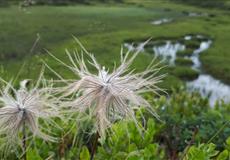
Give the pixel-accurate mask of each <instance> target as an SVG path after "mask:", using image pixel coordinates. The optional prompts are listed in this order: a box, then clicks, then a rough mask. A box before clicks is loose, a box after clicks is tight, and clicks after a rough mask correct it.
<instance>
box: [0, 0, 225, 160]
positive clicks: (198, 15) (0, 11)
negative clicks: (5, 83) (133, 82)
mask: <svg viewBox="0 0 230 160" xmlns="http://www.w3.org/2000/svg"><path fill="white" fill-rule="evenodd" d="M73 37H77V38H78V39H79V40H80V41H81V43H82V44H83V45H84V47H85V48H86V49H87V50H88V51H89V52H91V53H93V54H94V55H95V57H96V58H97V59H98V61H99V62H100V63H101V64H102V65H105V66H106V67H107V68H110V69H112V68H113V65H114V62H117V63H119V58H120V49H121V47H123V48H124V50H125V51H128V50H131V51H135V50H137V49H141V53H140V54H139V56H138V57H137V59H136V60H135V63H134V64H133V66H132V67H133V68H135V70H136V71H141V70H143V69H144V68H145V67H146V66H147V65H148V64H149V63H150V62H151V60H152V59H153V58H156V60H155V62H156V63H158V62H161V63H160V65H159V66H158V67H163V68H162V69H161V71H160V72H159V74H164V73H167V76H166V77H165V78H164V80H163V82H162V83H160V84H159V86H160V87H161V88H163V89H165V90H166V92H167V93H168V95H165V96H166V97H167V98H165V97H163V96H162V97H160V98H159V99H158V100H157V102H154V101H153V102H152V104H153V106H154V107H156V108H157V110H158V113H159V114H160V115H161V117H162V119H163V120H165V121H166V122H168V123H166V124H165V125H159V126H157V127H156V128H157V129H156V136H155V137H157V139H154V142H156V141H157V143H159V144H160V145H162V144H164V145H165V146H166V147H165V148H166V150H165V155H166V157H168V159H177V158H178V155H179V153H180V152H182V151H183V150H184V149H185V148H186V146H188V145H189V146H190V145H191V144H193V143H196V144H199V143H202V142H208V141H209V140H210V138H211V137H212V136H213V135H214V134H215V133H218V135H217V136H216V137H214V138H213V139H211V140H214V142H215V144H216V145H217V146H218V149H221V150H223V149H224V146H226V145H225V140H226V139H227V137H228V136H229V134H230V127H229V125H228V127H226V124H225V122H226V120H230V117H229V111H230V105H229V103H230V0H25V1H23V0H0V77H2V78H4V79H6V80H11V79H16V81H17V82H19V81H21V80H23V79H36V78H37V77H38V76H39V73H40V71H41V68H42V66H43V61H45V62H46V63H47V64H49V66H50V67H51V68H53V69H54V70H55V71H57V72H58V73H59V74H60V75H61V76H63V77H64V78H66V79H71V78H77V77H75V75H73V74H72V72H71V71H69V70H68V69H67V68H66V67H63V65H62V64H60V63H59V62H57V61H56V60H55V59H53V58H52V57H51V56H50V55H49V54H47V50H48V51H49V52H50V53H52V54H53V55H55V56H56V57H57V58H59V59H61V60H62V61H64V62H66V63H67V64H69V63H70V61H69V60H68V57H67V55H66V52H65V50H66V49H68V50H69V51H70V52H73V51H74V50H75V49H76V48H77V49H78V50H80V47H79V45H78V44H77V43H76V41H75V40H74V38H73ZM149 38H151V40H150V41H149V42H148V44H146V45H145V46H144V47H142V45H141V44H142V43H143V42H145V41H146V40H148V39H149ZM91 69H92V71H93V72H94V71H95V70H93V68H92V67H91ZM45 76H46V78H47V79H51V78H53V79H57V78H58V77H57V76H56V75H55V74H54V73H53V72H52V71H50V70H49V69H47V70H46V71H45ZM147 96H148V97H149V99H150V100H151V101H152V97H151V96H150V95H147ZM158 97H159V96H158ZM168 97H171V99H168ZM223 124H224V127H225V128H224V129H223V128H222V127H223ZM220 128H222V130H221V131H220V130H219V129H220ZM154 133H155V132H154ZM120 140H121V143H123V140H122V139H120ZM190 142H191V143H190ZM124 143H125V142H124ZM83 144H84V143H83ZM66 145H67V144H66ZM136 145H137V146H138V144H136ZM229 145H230V140H229ZM140 146H142V142H140V144H139V147H140ZM55 147H56V150H55V151H57V152H58V149H57V148H58V147H60V146H55ZM55 147H54V148H55ZM119 147H120V146H119ZM119 147H118V148H114V152H119V151H122V152H123V151H124V150H125V149H126V147H125V148H122V147H120V148H119ZM123 147H124V146H123ZM51 148H52V146H51ZM66 148H68V147H66V146H65V143H64V149H66ZM140 148H141V147H140ZM165 148H164V149H165ZM116 149H117V150H116ZM229 150H230V149H229ZM38 152H40V155H42V154H43V155H44V157H45V156H47V155H48V153H46V152H45V151H44V150H41V151H38ZM66 152H67V151H66ZM73 152H74V151H73ZM99 152H101V153H99V155H100V154H101V155H106V154H107V152H106V149H105V151H103V152H102V149H101V150H100V151H99ZM127 152H128V151H127ZM33 153H34V151H31V153H30V154H31V156H32V155H33ZM229 153H230V152H229ZM61 154H62V152H61V153H59V154H58V155H59V156H60V157H62V156H63V155H61ZM66 154H67V153H66ZM157 155H158V154H157ZM107 156H108V157H110V156H112V155H111V154H110V153H108V154H107ZM63 157H64V156H63ZM73 157H74V156H73ZM102 157H103V156H102ZM108 157H107V158H108ZM156 157H158V158H159V156H156ZM163 157H164V156H163ZM67 159H68V158H67ZM69 159H71V158H69ZM99 159H100V158H99ZM103 159H106V158H105V157H104V158H103ZM163 159H164V158H163ZM195 159H196V158H195ZM201 160H202V158H201Z"/></svg>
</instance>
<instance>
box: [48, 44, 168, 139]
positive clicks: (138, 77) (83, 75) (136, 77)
mask: <svg viewBox="0 0 230 160" xmlns="http://www.w3.org/2000/svg"><path fill="white" fill-rule="evenodd" d="M78 42H79V41H78ZM79 44H80V45H81V43H80V42H79ZM142 45H143V46H144V45H145V43H143V44H142ZM143 46H141V47H139V49H137V50H136V52H135V53H132V52H131V50H129V51H128V52H126V53H124V52H123V49H121V53H120V55H121V57H120V65H119V66H118V67H114V69H113V70H112V71H111V72H110V71H109V69H107V68H106V67H104V66H101V65H100V64H99V63H98V62H97V60H96V59H95V57H94V56H93V55H92V54H90V53H88V52H87V50H86V49H85V48H84V47H83V46H82V45H81V47H82V49H83V51H82V53H81V54H80V53H78V52H77V51H76V52H75V53H73V54H70V53H69V52H68V51H67V55H68V57H69V60H70V62H71V65H67V64H65V63H64V62H62V61H61V60H59V59H57V58H56V57H55V56H54V55H52V54H51V56H53V57H54V58H55V59H56V60H58V61H59V62H60V63H62V64H63V65H65V66H67V67H68V68H69V69H70V70H71V71H73V73H74V74H75V75H76V76H77V77H80V79H79V80H65V82H66V83H67V84H68V85H67V87H64V89H63V88H62V91H63V92H64V95H65V96H69V95H72V94H75V95H77V96H76V98H75V99H74V100H73V101H71V102H69V104H68V106H70V107H71V108H72V109H73V110H75V111H79V112H83V113H84V112H85V111H87V110H90V111H91V113H92V115H93V116H94V117H95V118H96V127H97V128H96V129H97V131H98V132H99V134H100V136H105V130H106V129H107V128H109V127H110V126H111V124H112V123H113V122H115V121H117V120H120V119H123V118H127V117H129V118H132V119H133V120H134V121H135V122H136V124H137V120H136V118H135V110H138V109H140V108H141V107H145V108H146V109H147V110H148V111H150V112H151V113H152V114H153V115H154V116H155V117H157V118H159V117H158V115H157V114H156V113H155V112H154V110H153V108H152V106H151V105H150V104H149V102H148V101H147V100H146V99H145V98H144V97H143V94H144V93H146V92H153V93H156V94H157V93H158V91H160V90H161V89H160V88H158V87H157V83H159V82H160V81H161V79H162V78H163V76H164V75H160V76H157V73H158V71H159V70H160V68H158V67H157V65H158V64H154V60H153V61H152V62H151V63H150V64H149V66H148V67H147V68H146V70H144V71H143V72H139V73H136V72H135V71H134V70H131V69H130V66H131V65H132V63H133V61H134V59H135V58H136V57H137V55H138V54H139V52H140V50H141V48H143ZM84 53H85V54H86V55H87V56H88V57H89V61H88V62H89V64H91V65H92V66H93V67H94V68H95V69H96V71H97V73H96V74H94V73H93V72H90V71H89V69H88V67H87V65H86V63H85V60H84V56H83V54H84ZM58 76H59V77H60V75H58ZM63 80H64V79H63Z"/></svg>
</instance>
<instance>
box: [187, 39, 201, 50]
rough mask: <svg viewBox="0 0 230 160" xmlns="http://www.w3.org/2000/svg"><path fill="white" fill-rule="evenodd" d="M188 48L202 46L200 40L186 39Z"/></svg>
mask: <svg viewBox="0 0 230 160" xmlns="http://www.w3.org/2000/svg"><path fill="white" fill-rule="evenodd" d="M184 44H185V46H186V48H188V49H191V50H192V49H193V50H194V49H198V48H199V47H200V42H199V41H197V40H189V41H184Z"/></svg>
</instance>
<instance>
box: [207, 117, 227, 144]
mask: <svg viewBox="0 0 230 160" xmlns="http://www.w3.org/2000/svg"><path fill="white" fill-rule="evenodd" d="M228 124H229V122H228V121H227V122H225V123H224V125H223V126H222V127H221V128H220V129H219V130H218V131H217V132H216V134H214V135H213V136H212V137H211V138H210V139H209V141H208V142H207V143H210V142H212V140H213V139H214V138H215V137H216V136H217V135H218V134H219V133H220V132H221V131H222V130H223V129H224V128H225V127H226V126H227V125H228Z"/></svg>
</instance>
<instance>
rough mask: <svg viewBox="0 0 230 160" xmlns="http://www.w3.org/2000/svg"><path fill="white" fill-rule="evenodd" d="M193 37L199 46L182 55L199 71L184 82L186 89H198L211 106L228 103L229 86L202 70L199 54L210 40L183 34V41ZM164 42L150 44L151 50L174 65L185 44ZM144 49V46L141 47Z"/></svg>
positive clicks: (204, 49)
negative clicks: (198, 42) (217, 103)
mask: <svg viewBox="0 0 230 160" xmlns="http://www.w3.org/2000/svg"><path fill="white" fill-rule="evenodd" d="M194 37H196V38H197V39H200V44H199V48H197V49H195V50H193V52H192V54H191V55H188V56H184V57H183V58H185V59H190V60H191V61H192V62H193V65H192V66H191V68H192V69H194V70H197V71H199V72H200V75H199V76H198V78H197V79H195V80H193V81H188V82H186V86H187V88H188V91H190V92H194V91H198V92H199V93H200V94H201V96H202V97H208V98H209V102H210V105H211V106H214V105H215V103H216V102H218V101H220V100H222V101H224V102H225V103H230V86H229V85H226V84H224V83H222V82H221V81H220V80H217V79H215V78H213V77H212V76H211V75H208V74H205V73H203V72H202V63H201V61H200V58H199V56H200V54H202V53H203V52H204V51H206V50H207V49H209V47H210V46H211V45H212V41H211V40H207V39H206V40H202V39H203V38H204V36H202V35H196V36H191V35H186V36H184V40H185V41H189V40H192V39H193V38H194ZM165 42H166V43H165V44H162V45H156V46H154V45H153V46H152V51H153V52H154V54H155V55H156V56H160V57H162V58H163V59H164V60H166V61H168V63H169V65H176V64H175V60H176V58H177V53H178V52H179V51H184V50H185V49H186V46H185V45H184V44H182V43H180V42H176V43H175V42H172V41H170V40H166V41H165ZM124 46H125V47H127V48H128V49H129V50H136V49H137V48H138V47H139V48H138V49H140V46H142V45H141V43H139V45H137V46H136V47H134V46H133V45H132V44H130V43H125V44H124ZM142 50H144V48H143V49H142Z"/></svg>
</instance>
